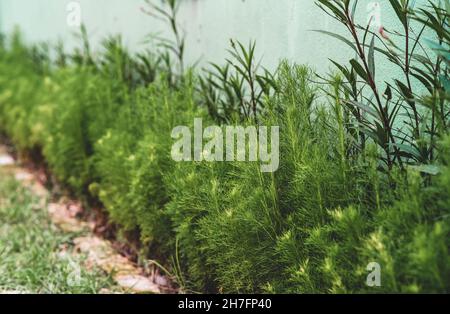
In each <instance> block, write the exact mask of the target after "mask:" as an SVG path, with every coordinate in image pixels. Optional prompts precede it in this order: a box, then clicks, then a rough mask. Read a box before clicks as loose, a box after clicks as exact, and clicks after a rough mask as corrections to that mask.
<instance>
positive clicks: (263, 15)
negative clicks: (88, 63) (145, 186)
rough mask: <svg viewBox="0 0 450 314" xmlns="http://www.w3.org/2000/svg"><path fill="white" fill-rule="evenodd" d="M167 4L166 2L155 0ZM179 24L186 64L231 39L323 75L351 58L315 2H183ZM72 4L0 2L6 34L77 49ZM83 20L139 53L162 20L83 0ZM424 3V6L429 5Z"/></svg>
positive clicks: (132, 0) (132, 2) (390, 18)
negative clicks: (183, 34)
mask: <svg viewBox="0 0 450 314" xmlns="http://www.w3.org/2000/svg"><path fill="white" fill-rule="evenodd" d="M154 1H160V0H154ZM181 1H182V2H183V4H182V8H181V12H180V20H181V23H182V25H183V27H184V29H185V30H186V33H187V36H188V43H187V60H188V61H189V62H191V63H192V62H196V61H197V60H199V59H200V60H201V61H202V62H203V63H204V64H205V62H206V61H216V62H217V61H220V60H223V59H224V57H225V56H226V49H227V48H228V43H229V41H228V40H229V38H236V39H239V40H241V41H242V42H247V41H248V40H250V39H255V40H256V41H257V49H258V51H259V52H260V56H261V57H263V63H264V65H266V66H267V67H269V68H273V67H275V66H276V65H277V64H278V62H279V60H280V59H282V58H287V59H290V60H292V61H295V62H299V63H306V64H310V65H312V66H313V67H314V68H316V69H317V70H319V71H325V70H327V68H328V67H329V62H328V60H327V59H328V58H329V57H333V58H335V59H337V60H344V59H347V58H348V57H349V56H351V54H350V52H349V51H348V49H346V47H345V46H344V45H342V44H341V43H340V42H338V41H336V40H334V39H330V38H328V37H326V36H325V35H320V34H317V33H314V32H311V31H310V30H312V29H324V30H330V31H337V30H339V29H341V28H340V27H339V25H337V24H336V23H335V22H334V21H333V20H332V19H331V18H329V17H328V16H327V15H325V14H324V13H323V12H322V11H321V10H320V9H319V8H317V6H316V5H315V4H314V1H313V0H181ZM69 2H70V1H68V0H0V29H1V30H2V31H3V32H6V33H8V32H10V31H11V30H12V29H13V27H14V25H19V26H20V27H21V29H22V31H23V32H24V34H25V36H26V39H27V40H29V41H42V40H49V41H56V40H57V39H58V38H62V39H63V40H64V41H65V42H66V44H67V47H68V48H70V47H71V46H72V45H73V44H74V39H73V35H72V34H73V33H74V32H75V31H76V29H74V28H71V27H69V26H68V25H67V23H66V17H67V12H66V5H67V3H69ZM78 2H79V3H80V4H81V8H82V19H83V22H84V23H85V24H86V25H87V28H88V30H89V33H90V35H91V36H92V40H93V41H94V42H98V41H99V39H100V38H102V37H103V36H105V35H107V34H116V33H122V34H123V36H124V39H125V41H126V43H127V44H128V45H129V46H130V47H132V48H133V49H142V48H145V45H144V44H142V39H143V38H144V37H145V35H146V34H148V33H151V32H158V31H162V30H163V29H164V28H161V23H160V22H158V21H156V20H154V19H152V18H150V17H148V16H146V15H144V14H143V13H142V12H141V11H140V7H141V6H143V5H144V1H143V0H94V1H93V0H79V1H78ZM369 2H370V1H365V0H361V1H360V8H359V12H360V13H359V14H360V16H359V17H358V18H359V19H361V20H362V21H365V19H366V5H367V3H369ZM378 2H379V3H380V5H381V13H382V15H381V17H382V22H383V24H384V25H386V26H387V27H389V28H391V29H392V28H397V27H398V25H396V24H395V23H394V21H395V15H394V13H393V12H391V11H390V9H389V4H388V1H387V0H378ZM425 2H426V0H420V1H419V0H418V1H417V3H418V4H420V3H425ZM392 71H393V69H392V67H391V66H390V65H387V64H385V65H381V67H380V68H379V71H378V73H382V74H383V73H384V74H386V75H387V74H389V72H392Z"/></svg>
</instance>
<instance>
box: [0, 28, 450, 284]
mask: <svg viewBox="0 0 450 314" xmlns="http://www.w3.org/2000/svg"><path fill="white" fill-rule="evenodd" d="M105 54H106V53H105ZM44 55H45V54H44ZM48 60H49V58H46V57H43V53H42V49H39V48H36V47H34V48H30V47H27V46H25V45H24V44H22V42H21V40H20V36H19V35H17V34H16V35H14V36H12V38H11V39H10V40H9V41H8V42H3V44H2V47H1V48H0V129H1V130H2V131H3V132H5V133H6V134H7V136H8V137H9V138H10V139H11V140H12V141H13V143H14V145H15V146H16V147H17V149H18V150H20V151H22V152H27V151H31V150H34V149H40V150H41V151H42V153H43V155H44V157H45V159H46V161H47V162H48V165H49V167H50V169H51V171H52V173H53V174H54V175H55V176H56V177H57V179H58V180H59V181H60V182H61V183H63V184H65V185H66V186H67V187H69V188H70V189H71V190H72V191H74V192H75V193H76V194H77V195H78V196H80V197H81V196H84V197H86V196H88V195H89V196H90V197H95V198H97V199H99V200H100V201H101V202H102V204H103V205H104V208H105V210H106V211H107V212H108V213H109V215H110V218H111V220H112V221H113V222H115V223H117V224H118V225H120V226H121V228H122V230H125V231H137V232H139V234H140V240H141V243H142V246H143V247H144V248H145V250H143V252H142V256H143V257H145V256H160V257H161V258H162V259H165V260H161V261H160V262H161V263H163V264H164V265H166V266H167V267H168V268H169V269H170V270H171V272H172V273H173V274H174V275H176V277H177V281H178V283H179V284H180V285H181V286H182V287H183V288H184V289H185V290H188V291H199V292H216V291H220V292H224V293H229V292H233V293H234V292H237V293H243V292H268V293H271V292H278V293H340V292H343V293H360V292H369V293H370V292H446V293H448V292H450V280H449V279H450V253H449V247H450V240H449V239H450V237H449V235H450V166H449V163H450V138H449V137H447V139H446V140H445V141H443V142H442V143H441V149H442V151H443V152H444V153H442V154H441V156H442V157H443V158H441V173H440V175H437V176H424V175H421V174H420V173H419V172H416V171H414V170H410V171H408V173H406V174H405V173H398V174H395V171H393V172H392V174H390V175H387V174H386V173H384V172H382V171H379V170H378V165H379V158H378V157H379V156H378V152H377V149H375V148H374V147H372V146H370V145H368V146H367V148H366V150H365V151H363V152H361V153H360V154H359V155H358V157H357V158H351V159H350V158H347V157H346V156H345V154H343V150H342V143H343V142H342V138H343V137H341V135H342V136H345V135H344V134H342V128H339V121H340V120H339V119H340V116H339V111H338V110H333V108H335V107H333V101H329V100H328V98H326V96H323V97H317V95H319V94H320V91H319V90H318V88H317V86H315V85H314V84H313V83H311V75H312V74H311V71H310V70H309V69H308V68H306V67H304V66H299V65H289V64H288V63H286V62H285V63H283V64H281V65H280V71H279V73H278V76H277V87H278V89H279V93H277V95H276V96H274V97H271V98H266V99H265V108H266V113H265V114H264V116H263V117H262V118H261V119H262V121H260V123H261V124H263V125H278V126H280V155H281V156H280V160H281V161H280V168H279V170H278V171H277V172H275V173H262V172H261V171H260V168H259V164H258V163H256V162H214V163H207V162H183V163H177V162H174V161H173V160H172V158H171V156H170V151H171V145H172V143H173V140H172V138H171V131H172V128H173V127H175V126H177V125H188V126H191V125H192V124H193V120H194V118H196V117H197V118H198V117H201V118H203V121H204V124H208V123H209V124H214V123H215V122H214V121H212V119H211V118H210V117H209V115H208V114H207V110H206V109H205V108H203V107H202V106H200V105H198V104H199V99H198V94H197V92H196V90H197V84H198V79H197V77H196V75H194V74H192V73H191V74H187V75H185V77H184V78H183V80H182V81H183V83H182V84H179V85H178V86H176V87H174V86H171V84H169V83H168V80H167V79H166V78H167V76H168V74H167V73H164V72H161V73H159V74H158V75H157V77H156V78H155V79H154V80H153V81H152V82H151V83H150V84H138V85H137V86H133V87H130V84H128V81H127V80H126V78H124V76H123V75H121V73H122V72H120V69H123V68H124V67H123V64H117V60H115V59H114V58H113V59H112V60H111V59H109V61H108V60H107V59H106V58H103V60H107V61H104V62H103V63H102V65H100V66H99V65H98V64H97V65H95V64H90V63H78V64H77V63H73V64H72V63H71V64H64V65H63V66H58V67H57V66H55V65H54V64H53V63H51V62H49V61H48ZM115 69H117V70H118V71H115ZM371 262H376V263H378V264H379V265H380V266H381V275H382V277H381V286H380V287H369V286H368V285H367V282H366V278H367V276H368V275H369V273H370V271H371V270H367V266H368V264H370V263H371Z"/></svg>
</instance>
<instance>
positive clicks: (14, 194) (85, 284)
mask: <svg viewBox="0 0 450 314" xmlns="http://www.w3.org/2000/svg"><path fill="white" fill-rule="evenodd" d="M39 203H41V205H40V204H39ZM42 207H43V206H42V202H40V200H39V198H37V197H36V196H33V195H32V194H31V193H30V191H28V190H27V189H25V188H23V187H21V186H20V184H19V183H18V182H16V181H15V180H14V179H12V178H11V177H9V176H8V175H5V173H2V172H1V169H0V292H3V293H5V292H6V293H11V292H15V293H18V292H20V293H22V292H23V293H98V292H100V291H101V290H102V289H107V291H112V290H114V288H113V281H112V279H111V278H110V277H109V276H107V275H106V274H104V273H102V272H101V271H97V270H87V269H86V268H85V267H84V266H83V260H82V259H83V257H82V256H80V255H77V254H75V255H74V254H72V252H73V245H72V239H73V238H74V237H75V236H76V234H70V233H69V234H68V233H63V232H61V231H60V230H58V228H56V227H55V226H54V225H53V224H52V223H51V221H50V220H49V217H48V215H47V211H46V209H45V208H42Z"/></svg>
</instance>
